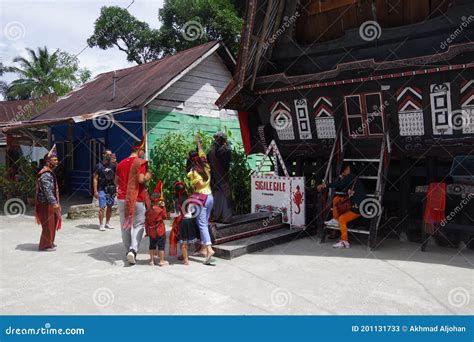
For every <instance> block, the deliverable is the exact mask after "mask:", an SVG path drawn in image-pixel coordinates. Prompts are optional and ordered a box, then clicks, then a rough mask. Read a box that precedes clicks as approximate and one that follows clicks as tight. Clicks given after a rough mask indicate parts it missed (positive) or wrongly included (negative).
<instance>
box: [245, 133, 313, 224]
mask: <svg viewBox="0 0 474 342" xmlns="http://www.w3.org/2000/svg"><path fill="white" fill-rule="evenodd" d="M270 153H273V157H274V160H276V161H277V163H280V166H281V168H282V169H283V172H284V173H285V176H275V175H273V174H272V175H262V174H260V169H261V168H262V166H263V164H264V162H265V160H266V158H268V157H269V155H270ZM251 199H252V213H257V212H262V211H271V212H275V213H281V215H282V221H283V222H284V223H288V224H290V225H291V226H295V227H302V228H304V227H305V225H306V220H305V178H304V177H290V176H289V174H288V171H287V170H286V166H285V164H284V163H283V160H282V158H281V155H280V152H279V151H278V147H277V146H276V143H275V141H274V140H273V141H272V142H271V143H270V145H269V146H268V148H267V151H266V152H265V156H264V157H263V159H262V160H261V162H260V165H259V166H258V168H257V170H256V172H255V174H254V175H253V176H252V178H251Z"/></svg>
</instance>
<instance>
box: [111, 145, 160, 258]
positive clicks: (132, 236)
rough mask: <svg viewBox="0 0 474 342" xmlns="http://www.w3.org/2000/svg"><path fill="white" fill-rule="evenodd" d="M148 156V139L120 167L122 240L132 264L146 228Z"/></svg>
mask: <svg viewBox="0 0 474 342" xmlns="http://www.w3.org/2000/svg"><path fill="white" fill-rule="evenodd" d="M144 155H145V138H144V137H143V139H142V141H140V142H139V143H137V144H135V145H134V146H132V153H131V154H130V156H129V157H128V158H125V159H124V160H122V161H121V162H120V163H119V164H118V165H117V171H116V175H115V184H117V186H118V191H117V201H118V209H119V213H120V225H121V227H122V241H123V245H124V246H125V249H126V251H127V260H128V263H129V264H130V265H134V264H135V263H136V256H137V252H138V248H139V247H140V242H141V240H142V237H143V231H144V229H145V211H146V208H145V197H146V188H145V183H146V182H147V181H148V180H150V178H151V174H150V173H149V172H148V167H147V161H146V160H144V159H143V156H144Z"/></svg>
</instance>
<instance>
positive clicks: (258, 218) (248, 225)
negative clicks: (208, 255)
mask: <svg viewBox="0 0 474 342" xmlns="http://www.w3.org/2000/svg"><path fill="white" fill-rule="evenodd" d="M281 224H282V219H281V215H279V214H278V215H276V214H273V215H272V214H271V213H254V214H246V215H238V216H234V217H233V218H232V221H231V222H230V223H216V227H215V228H216V229H215V231H214V236H215V238H216V240H217V241H218V242H217V243H221V242H226V241H230V240H231V239H234V240H235V239H236V238H237V239H238V238H242V237H245V236H250V235H255V233H252V232H256V231H258V230H259V229H266V228H269V229H268V230H272V229H271V227H273V226H275V225H281ZM232 237H233V238H232Z"/></svg>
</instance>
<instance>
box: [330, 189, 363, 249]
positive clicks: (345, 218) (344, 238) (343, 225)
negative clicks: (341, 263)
mask: <svg viewBox="0 0 474 342" xmlns="http://www.w3.org/2000/svg"><path fill="white" fill-rule="evenodd" d="M343 199H344V197H342V196H336V197H334V199H333V201H332V217H333V219H335V220H337V221H338V222H339V230H340V231H341V241H340V242H339V243H341V242H342V243H343V244H344V245H345V246H344V247H343V248H349V247H350V245H349V242H348V241H349V237H348V235H347V224H348V223H349V222H351V221H354V220H355V219H356V218H358V217H360V214H358V213H356V212H353V211H352V210H349V211H348V212H346V213H344V214H342V215H339V212H338V211H337V203H339V202H340V201H342V200H343ZM336 245H337V244H336Z"/></svg>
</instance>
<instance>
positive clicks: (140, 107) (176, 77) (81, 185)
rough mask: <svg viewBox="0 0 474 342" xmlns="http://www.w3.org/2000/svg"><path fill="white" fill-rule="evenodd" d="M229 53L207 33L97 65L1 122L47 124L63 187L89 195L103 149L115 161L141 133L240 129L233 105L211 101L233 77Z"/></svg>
mask: <svg viewBox="0 0 474 342" xmlns="http://www.w3.org/2000/svg"><path fill="white" fill-rule="evenodd" d="M234 67H235V61H234V58H233V57H232V55H231V54H230V52H229V50H228V49H227V48H226V47H225V45H224V44H223V43H221V42H217V41H213V42H209V43H206V44H203V45H199V46H196V47H193V48H191V49H188V50H184V51H181V52H179V53H177V54H175V55H172V56H169V57H165V58H163V59H160V60H156V61H152V62H149V63H144V64H141V65H137V66H133V67H130V68H126V69H121V70H116V71H110V72H106V73H102V74H100V75H98V76H97V77H95V78H94V79H93V80H92V81H90V82H88V83H86V84H84V85H83V86H82V87H81V88H79V89H77V90H74V91H72V92H71V93H69V94H68V95H66V96H64V97H63V98H60V99H59V100H58V101H57V102H56V103H54V104H53V105H51V106H49V107H48V108H47V109H46V110H44V111H43V112H41V113H40V114H39V115H37V116H35V117H34V118H33V120H31V121H28V122H22V123H21V124H19V125H16V126H15V127H12V128H7V132H8V134H14V133H15V132H17V131H19V130H21V129H25V128H28V127H35V126H45V125H47V127H48V139H49V144H50V145H52V144H56V146H57V150H58V155H59V158H60V160H61V163H60V166H61V168H62V169H61V170H60V172H61V173H62V177H60V178H61V180H62V181H64V184H63V187H62V188H63V189H67V190H68V191H69V192H71V193H73V194H78V195H79V194H83V195H86V196H89V195H90V192H91V180H92V173H93V172H94V168H95V165H96V164H97V162H98V161H99V159H100V157H101V154H102V151H103V150H104V149H105V148H107V149H111V150H112V151H113V152H114V153H116V155H117V159H118V160H119V161H120V160H121V159H123V158H125V157H126V156H128V155H129V153H130V146H132V145H133V143H134V142H135V141H139V140H141V138H142V136H143V134H144V133H145V132H146V133H147V149H148V151H149V150H150V149H151V148H152V147H153V143H154V142H155V140H156V139H158V138H159V137H161V136H163V135H164V134H166V133H167V132H173V131H184V130H186V129H187V131H188V132H189V133H191V132H192V130H202V131H205V132H209V133H215V132H217V131H219V130H225V129H228V130H231V131H233V132H234V136H235V137H236V138H237V139H238V138H239V137H240V130H239V122H238V120H237V116H236V112H235V111H232V110H220V109H219V108H218V107H217V106H216V105H215V101H216V99H217V98H218V97H219V96H220V94H221V93H222V91H223V90H224V89H225V87H226V85H227V84H228V83H229V81H230V80H231V78H232V72H233V71H234Z"/></svg>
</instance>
